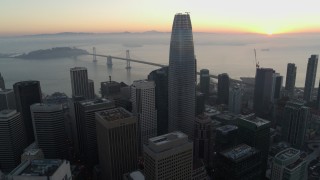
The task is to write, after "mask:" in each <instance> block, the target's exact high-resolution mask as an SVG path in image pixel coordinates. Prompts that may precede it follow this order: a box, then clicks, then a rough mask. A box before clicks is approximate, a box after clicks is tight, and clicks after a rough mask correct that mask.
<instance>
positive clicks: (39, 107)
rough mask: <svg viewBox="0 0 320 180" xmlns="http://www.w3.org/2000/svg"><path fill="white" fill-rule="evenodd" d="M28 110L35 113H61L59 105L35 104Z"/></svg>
mask: <svg viewBox="0 0 320 180" xmlns="http://www.w3.org/2000/svg"><path fill="white" fill-rule="evenodd" d="M30 108H31V109H32V110H33V111H35V112H42V111H43V112H50V111H51V112H53V111H61V110H62V106H61V104H47V103H35V104H32V105H31V106H30Z"/></svg>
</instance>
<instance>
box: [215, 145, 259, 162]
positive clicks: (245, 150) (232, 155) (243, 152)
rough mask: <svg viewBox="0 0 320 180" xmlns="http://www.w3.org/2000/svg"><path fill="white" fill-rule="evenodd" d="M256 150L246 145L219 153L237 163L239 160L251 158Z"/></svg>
mask: <svg viewBox="0 0 320 180" xmlns="http://www.w3.org/2000/svg"><path fill="white" fill-rule="evenodd" d="M256 152H257V150H256V149H255V148H253V147H251V146H248V145H246V144H240V145H238V146H236V147H234V148H231V149H228V150H225V151H223V152H221V154H222V155H223V156H225V157H226V158H228V159H231V160H233V161H237V160H239V159H242V158H245V157H248V156H251V155H252V154H254V153H256Z"/></svg>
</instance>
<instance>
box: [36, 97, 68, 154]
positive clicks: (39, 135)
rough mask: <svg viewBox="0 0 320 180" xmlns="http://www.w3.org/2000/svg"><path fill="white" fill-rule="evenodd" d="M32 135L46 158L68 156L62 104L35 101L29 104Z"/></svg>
mask: <svg viewBox="0 0 320 180" xmlns="http://www.w3.org/2000/svg"><path fill="white" fill-rule="evenodd" d="M30 110H31V117H32V123H33V127H34V136H35V139H36V142H37V144H38V146H39V148H40V149H42V151H43V153H44V157H45V158H47V159H65V158H67V157H68V156H67V155H68V149H67V143H66V141H67V134H66V129H65V123H64V122H65V119H64V111H63V108H62V105H56V104H42V103H36V104H33V105H31V106H30Z"/></svg>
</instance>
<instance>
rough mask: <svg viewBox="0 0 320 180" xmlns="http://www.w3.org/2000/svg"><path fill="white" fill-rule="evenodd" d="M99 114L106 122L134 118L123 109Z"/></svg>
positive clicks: (119, 108)
mask: <svg viewBox="0 0 320 180" xmlns="http://www.w3.org/2000/svg"><path fill="white" fill-rule="evenodd" d="M97 114H98V115H99V116H100V117H101V118H103V119H104V120H106V121H116V120H118V119H125V118H128V117H131V116H132V115H131V113H129V112H128V111H126V110H125V109H123V108H121V107H118V108H113V109H108V110H104V111H99V112H97Z"/></svg>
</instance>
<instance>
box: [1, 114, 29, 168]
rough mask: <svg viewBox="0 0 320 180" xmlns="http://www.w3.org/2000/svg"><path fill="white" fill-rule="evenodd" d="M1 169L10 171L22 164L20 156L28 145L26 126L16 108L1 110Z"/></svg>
mask: <svg viewBox="0 0 320 180" xmlns="http://www.w3.org/2000/svg"><path fill="white" fill-rule="evenodd" d="M0 144H1V145H0V169H1V170H2V171H3V172H10V171H11V170H12V169H14V168H15V167H16V166H17V165H18V164H20V156H21V154H22V153H23V150H24V148H26V147H27V138H26V136H25V127H24V125H23V121H22V117H21V114H20V113H19V112H17V111H16V110H2V111H0Z"/></svg>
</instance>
